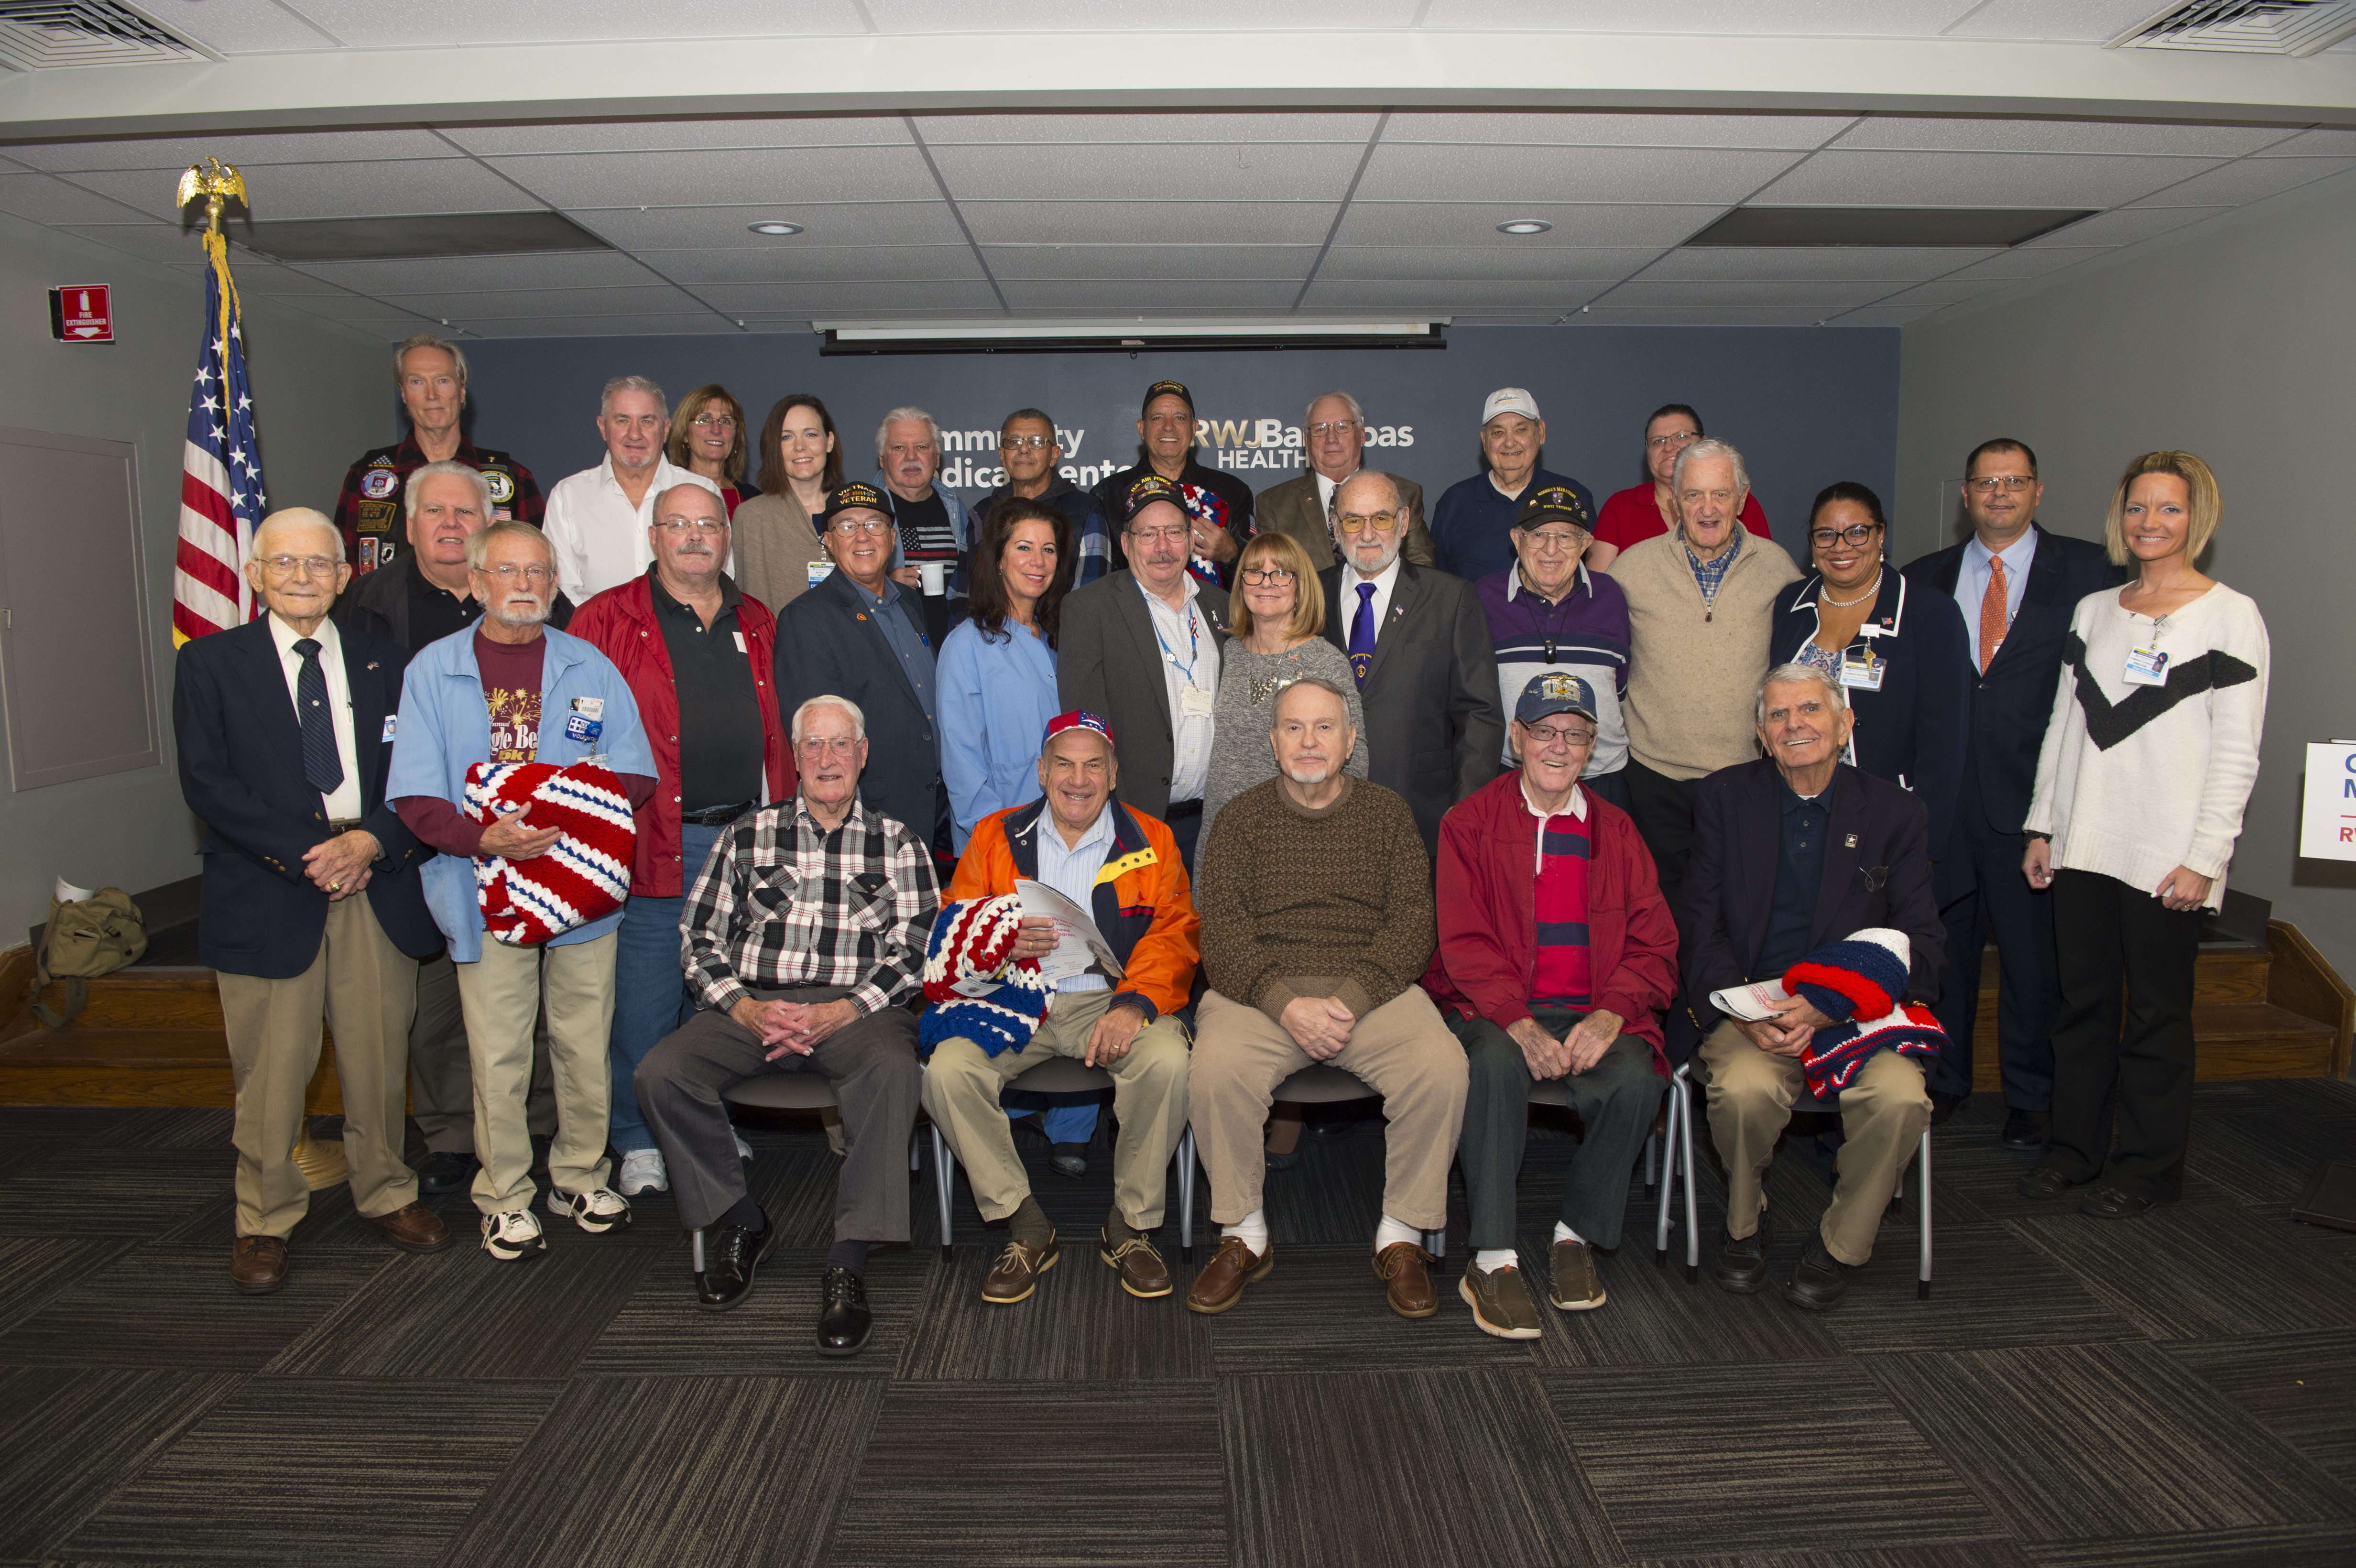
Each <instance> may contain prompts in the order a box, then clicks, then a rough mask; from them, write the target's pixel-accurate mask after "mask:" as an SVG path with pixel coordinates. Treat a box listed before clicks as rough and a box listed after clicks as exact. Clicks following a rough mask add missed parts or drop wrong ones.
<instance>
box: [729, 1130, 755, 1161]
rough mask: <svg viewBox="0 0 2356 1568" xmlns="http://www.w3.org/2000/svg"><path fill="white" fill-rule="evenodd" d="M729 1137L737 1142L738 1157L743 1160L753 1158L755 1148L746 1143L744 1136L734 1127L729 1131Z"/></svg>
mask: <svg viewBox="0 0 2356 1568" xmlns="http://www.w3.org/2000/svg"><path fill="white" fill-rule="evenodd" d="M728 1135H729V1136H731V1137H733V1138H734V1139H735V1140H736V1157H737V1158H738V1159H743V1160H749V1159H751V1158H752V1157H753V1146H752V1145H751V1144H748V1143H746V1142H745V1141H744V1134H743V1133H740V1132H738V1131H737V1130H736V1129H735V1128H734V1127H731V1128H729V1129H728Z"/></svg>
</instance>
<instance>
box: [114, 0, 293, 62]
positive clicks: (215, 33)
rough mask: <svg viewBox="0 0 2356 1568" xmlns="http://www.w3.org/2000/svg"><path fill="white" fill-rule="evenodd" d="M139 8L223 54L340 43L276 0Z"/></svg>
mask: <svg viewBox="0 0 2356 1568" xmlns="http://www.w3.org/2000/svg"><path fill="white" fill-rule="evenodd" d="M139 8H140V9H141V10H143V11H145V12H146V13H147V14H148V15H149V16H153V17H155V20H157V21H159V22H161V23H163V24H164V25H165V26H166V27H169V28H171V29H172V30H173V31H174V32H176V33H179V34H181V35H183V36H185V37H191V38H194V39H196V40H197V42H198V43H200V44H203V45H204V46H206V47H207V48H210V49H213V50H215V51H217V52H219V53H220V54H225V55H244V54H276V53H280V52H282V51H284V50H287V49H320V48H332V47H333V46H334V44H335V42H336V40H335V39H334V38H333V37H329V36H328V35H327V34H326V33H323V32H321V31H319V30H318V29H317V28H316V27H310V26H308V25H307V24H305V22H304V20H303V18H302V17H300V16H296V15H295V14H294V13H293V12H291V11H289V10H287V9H286V7H284V5H279V4H278V0H140V6H139Z"/></svg>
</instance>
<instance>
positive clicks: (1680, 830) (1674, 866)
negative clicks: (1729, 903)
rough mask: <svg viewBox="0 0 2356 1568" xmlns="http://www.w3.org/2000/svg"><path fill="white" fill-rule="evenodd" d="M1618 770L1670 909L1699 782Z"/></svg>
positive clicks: (1688, 854)
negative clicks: (1623, 775) (1626, 786)
mask: <svg viewBox="0 0 2356 1568" xmlns="http://www.w3.org/2000/svg"><path fill="white" fill-rule="evenodd" d="M1622 772H1624V773H1626V774H1627V778H1628V815H1629V816H1631V817H1633V818H1634V819H1635V823H1636V836H1637V837H1640V838H1642V839H1643V840H1644V848H1647V849H1650V850H1651V851H1652V852H1653V867H1654V869H1655V870H1657V871H1659V872H1660V874H1661V896H1662V897H1663V898H1665V899H1666V900H1668V901H1669V908H1670V909H1672V910H1674V909H1676V907H1677V890H1678V888H1680V887H1681V886H1683V885H1684V882H1685V880H1686V862H1687V861H1688V860H1690V859H1693V841H1694V794H1695V791H1696V789H1697V786H1698V785H1699V784H1700V783H1701V781H1700V780H1699V779H1673V778H1671V777H1669V775H1668V774H1666V773H1655V772H1654V771H1653V770H1652V769H1650V768H1648V767H1646V766H1645V765H1644V763H1640V762H1638V761H1637V760H1636V759H1635V758H1634V757H1633V756H1632V757H1630V758H1629V759H1628V765H1627V767H1626V768H1625V769H1623V770H1622ZM1581 1233H1582V1234H1583V1233H1584V1232H1581Z"/></svg>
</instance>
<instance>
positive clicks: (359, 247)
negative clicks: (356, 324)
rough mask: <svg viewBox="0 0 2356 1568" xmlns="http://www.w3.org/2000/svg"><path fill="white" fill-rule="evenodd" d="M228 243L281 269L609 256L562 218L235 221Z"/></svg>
mask: <svg viewBox="0 0 2356 1568" xmlns="http://www.w3.org/2000/svg"><path fill="white" fill-rule="evenodd" d="M229 236H230V239H232V240H236V241H237V242H238V243H239V244H241V245H242V246H244V247H246V248H247V249H248V250H251V251H260V252H262V254H263V255H265V256H270V257H274V258H275V259H277V260H278V261H414V260H416V259H417V258H419V257H421V256H525V255H531V254H534V253H536V252H539V251H610V250H612V249H613V247H612V246H611V245H608V244H606V243H605V241H604V240H600V239H598V238H597V236H595V235H594V234H592V233H590V232H589V230H587V229H584V228H582V227H581V226H580V225H579V224H577V223H575V222H573V220H572V219H569V218H567V217H565V216H564V215H563V214H562V213H561V212H433V213H426V214H423V215H422V216H420V217H415V218H283V219H278V220H276V221H274V222H272V221H268V220H264V221H262V222H258V223H252V224H248V223H244V222H241V221H235V220H232V221H231V222H230V226H229Z"/></svg>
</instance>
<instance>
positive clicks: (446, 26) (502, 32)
mask: <svg viewBox="0 0 2356 1568" xmlns="http://www.w3.org/2000/svg"><path fill="white" fill-rule="evenodd" d="M286 4H287V5H288V6H289V7H290V8H292V9H293V10H294V11H295V13H296V14H298V15H300V16H303V17H304V18H305V19H306V20H308V21H309V22H311V23H312V24H313V25H314V26H316V27H318V28H319V29H320V30H321V31H323V32H325V33H327V34H328V35H329V36H331V37H337V38H340V39H342V40H343V41H344V42H345V43H347V44H349V45H352V46H354V47H355V48H404V47H409V46H413V45H415V44H416V43H417V42H418V41H419V40H421V39H429V38H430V39H432V40H433V41H434V43H435V44H438V45H443V46H448V45H452V44H461V45H463V44H537V43H567V42H582V41H591V40H598V39H609V40H612V41H614V42H617V43H635V42H637V41H639V40H641V39H644V38H646V37H648V36H649V33H650V32H651V31H656V30H657V24H656V23H655V21H654V18H652V17H651V16H649V14H648V10H647V7H646V6H645V5H642V4H640V3H639V0H499V4H498V5H483V4H481V3H480V0H404V3H403V4H402V5H384V4H382V3H381V0H286ZM865 31H867V28H866V27H864V26H862V24H861V22H860V20H859V11H858V7H857V5H855V4H854V3H853V0H796V4H794V5H776V4H775V3H774V0H694V3H693V4H692V5H680V6H674V7H672V8H671V9H670V10H669V11H667V12H666V13H664V15H663V16H662V17H661V20H660V23H659V35H660V36H661V37H666V38H762V37H788V36H793V35H810V34H828V33H840V34H857V33H863V32H865Z"/></svg>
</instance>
